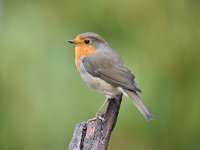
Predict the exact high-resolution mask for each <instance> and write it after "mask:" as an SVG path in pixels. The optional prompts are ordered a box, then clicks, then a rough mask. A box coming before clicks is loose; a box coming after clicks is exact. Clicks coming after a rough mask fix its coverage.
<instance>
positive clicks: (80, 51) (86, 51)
mask: <svg viewBox="0 0 200 150" xmlns="http://www.w3.org/2000/svg"><path fill="white" fill-rule="evenodd" d="M94 52H95V47H94V46H92V45H76V48H75V55H76V57H75V64H76V68H77V70H78V71H79V70H80V62H81V60H82V59H83V58H84V57H85V56H87V55H91V54H93V53H94Z"/></svg>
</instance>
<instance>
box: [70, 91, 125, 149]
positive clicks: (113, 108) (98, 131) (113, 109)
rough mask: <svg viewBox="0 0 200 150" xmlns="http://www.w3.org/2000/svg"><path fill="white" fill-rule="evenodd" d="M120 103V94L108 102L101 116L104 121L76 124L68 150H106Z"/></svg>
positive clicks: (97, 120)
mask: <svg viewBox="0 0 200 150" xmlns="http://www.w3.org/2000/svg"><path fill="white" fill-rule="evenodd" d="M121 101H122V94H121V95H118V96H117V98H113V99H110V100H109V104H108V107H107V110H106V113H103V114H101V117H103V118H104V119H105V121H102V120H100V119H96V120H94V121H89V122H88V123H87V122H81V123H78V124H76V126H75V128H74V133H73V137H72V139H71V142H70V144H69V150H106V149H107V147H108V143H109V139H110V136H111V133H112V131H113V129H114V127H115V124H116V122H117V117H118V113H119V109H120V104H121Z"/></svg>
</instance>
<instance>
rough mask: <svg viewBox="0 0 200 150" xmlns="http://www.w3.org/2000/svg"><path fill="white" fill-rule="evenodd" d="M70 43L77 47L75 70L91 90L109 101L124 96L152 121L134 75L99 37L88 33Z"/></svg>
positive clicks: (78, 36)
mask: <svg viewBox="0 0 200 150" xmlns="http://www.w3.org/2000/svg"><path fill="white" fill-rule="evenodd" d="M68 42H69V43H72V44H75V64H76V68H77V70H78V71H79V72H80V75H81V78H82V79H83V80H84V81H85V82H86V84H87V85H88V86H89V87H90V88H92V89H94V90H95V91H97V92H99V93H101V94H103V95H105V96H106V98H107V99H106V100H108V99H111V98H116V96H117V95H119V94H121V93H123V94H124V95H125V96H127V97H129V98H130V99H131V100H133V102H134V104H135V105H136V107H137V108H138V109H139V111H140V112H141V113H142V114H143V116H144V117H145V118H146V119H147V120H152V119H153V116H152V114H151V113H150V112H149V111H148V109H147V108H146V107H145V105H144V104H143V102H142V101H141V99H140V97H139V95H138V93H141V89H140V88H139V87H138V85H137V84H136V82H135V76H134V75H133V74H132V73H131V71H130V70H129V69H128V68H127V67H126V66H125V65H124V63H123V61H122V59H121V58H120V57H119V55H118V54H117V53H116V52H115V51H114V50H113V49H112V48H111V47H110V46H109V45H108V43H107V42H106V41H105V40H104V39H103V38H102V37H101V36H100V35H98V34H97V33H93V32H86V33H82V34H79V35H77V36H76V38H75V39H74V40H68Z"/></svg>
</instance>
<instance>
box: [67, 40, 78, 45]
mask: <svg viewBox="0 0 200 150" xmlns="http://www.w3.org/2000/svg"><path fill="white" fill-rule="evenodd" d="M67 42H69V43H72V44H76V42H75V41H74V40H68V41H67Z"/></svg>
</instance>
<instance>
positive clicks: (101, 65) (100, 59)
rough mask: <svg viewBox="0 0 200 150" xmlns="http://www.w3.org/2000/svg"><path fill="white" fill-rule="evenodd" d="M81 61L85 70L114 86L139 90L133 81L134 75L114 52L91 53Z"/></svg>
mask: <svg viewBox="0 0 200 150" xmlns="http://www.w3.org/2000/svg"><path fill="white" fill-rule="evenodd" d="M108 56H109V57H108ZM111 58H112V59H111ZM82 63H83V65H84V68H85V70H86V71H87V72H88V73H89V74H91V75H92V76H95V77H98V78H100V79H103V80H104V81H106V82H108V83H110V84H112V85H113V86H116V87H122V88H124V89H127V90H132V91H136V92H141V89H140V88H139V87H138V86H137V84H136V83H135V81H134V78H135V76H134V75H133V74H132V73H131V71H130V70H129V69H128V68H126V67H124V66H123V62H122V60H121V59H120V58H119V56H118V55H116V54H110V53H109V54H107V53H102V54H100V55H99V54H93V55H90V56H86V57H85V58H84V59H83V61H82Z"/></svg>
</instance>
